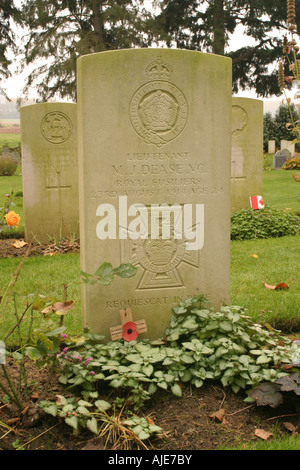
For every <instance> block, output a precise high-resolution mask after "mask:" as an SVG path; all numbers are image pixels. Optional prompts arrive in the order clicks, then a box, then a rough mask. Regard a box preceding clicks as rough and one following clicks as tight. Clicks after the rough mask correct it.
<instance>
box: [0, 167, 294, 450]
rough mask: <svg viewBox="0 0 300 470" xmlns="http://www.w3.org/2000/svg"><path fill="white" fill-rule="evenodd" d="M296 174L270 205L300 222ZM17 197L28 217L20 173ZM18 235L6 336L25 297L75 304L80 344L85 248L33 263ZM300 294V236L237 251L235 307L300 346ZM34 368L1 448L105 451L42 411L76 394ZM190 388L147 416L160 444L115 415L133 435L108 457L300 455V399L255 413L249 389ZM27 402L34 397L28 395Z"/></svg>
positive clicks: (5, 259)
mask: <svg viewBox="0 0 300 470" xmlns="http://www.w3.org/2000/svg"><path fill="white" fill-rule="evenodd" d="M293 173H295V172H289V171H286V172H284V171H276V172H275V171H266V172H265V175H264V188H265V189H264V199H265V202H268V203H269V204H271V205H273V206H274V207H278V208H281V209H285V208H289V210H291V211H293V212H294V213H299V212H300V210H299V206H300V204H299V202H298V196H299V194H298V193H299V190H298V184H297V183H296V182H295V180H293V178H292V175H293ZM11 190H14V194H16V193H18V192H19V194H20V195H19V196H18V197H17V198H16V204H17V208H18V212H19V213H20V214H22V197H21V191H22V186H21V172H20V171H19V170H18V171H17V173H16V174H15V175H14V176H12V177H1V178H0V197H1V198H3V194H9V193H10V192H11ZM279 195H280V197H279ZM18 198H19V199H18ZM1 202H3V200H2V199H1ZM11 235H13V236H12V237H11V238H5V239H2V240H0V257H1V267H0V292H1V293H2V295H3V292H5V291H6V288H7V287H8V286H9V285H10V288H11V289H10V291H11V294H13V293H14V294H15V295H12V297H7V298H5V302H2V303H1V304H0V321H1V326H0V328H1V331H5V334H4V335H3V336H4V337H5V336H6V334H7V333H9V332H10V331H11V330H12V329H13V328H14V326H15V324H16V322H15V312H16V311H17V312H19V315H20V314H21V312H23V311H24V305H25V304H24V301H25V298H29V297H30V296H31V295H32V294H40V295H45V296H51V297H53V298H54V297H55V298H57V299H60V300H61V301H65V300H66V299H67V300H72V301H74V306H75V307H74V309H73V310H70V311H69V312H68V314H67V315H66V316H65V318H64V323H63V324H64V325H65V326H66V327H67V329H66V332H67V333H68V335H78V336H80V335H81V334H82V331H81V319H80V267H79V244H78V242H77V241H76V240H73V239H72V238H71V237H69V238H68V239H67V240H66V241H65V242H64V243H62V244H59V243H57V242H56V240H49V244H46V245H38V246H37V247H36V248H35V249H34V250H32V253H31V254H30V255H29V256H27V257H26V250H28V246H26V245H25V246H23V247H18V244H16V246H13V245H14V241H15V239H16V240H17V241H18V240H21V239H22V238H20V237H22V224H20V227H19V231H18V232H11ZM7 236H8V235H7ZM263 281H264V282H265V283H266V284H267V286H272V285H273V286H275V285H277V284H279V283H286V284H288V288H286V289H281V290H275V289H270V288H268V287H266V285H265V284H264V283H263ZM124 282H126V280H125V279H124ZM299 286H300V279H299V236H298V237H295V236H284V237H280V238H268V239H255V240H242V241H232V242H231V304H232V305H241V306H244V307H245V308H246V313H247V315H249V316H250V317H251V319H252V320H253V322H261V323H262V324H263V325H265V327H266V328H267V329H270V331H272V329H273V328H276V329H279V330H280V331H281V333H282V334H283V335H285V336H286V337H288V338H291V339H297V338H300V316H299V315H300V313H299V305H300V298H299ZM6 300H9V302H6ZM4 305H5V315H4V316H3V310H2V309H3V306H4ZM41 317H42V315H41ZM26 331H27V330H26ZM1 337H2V333H1ZM9 338H10V339H9V344H7V347H8V349H11V350H15V351H17V350H18V344H19V337H18V329H17V328H16V329H15V331H14V333H13V334H12V335H10V337H9ZM25 366H26V376H27V383H28V386H29V394H28V398H27V399H26V400H25V406H24V407H23V409H22V411H21V412H20V410H19V409H18V408H17V407H16V406H15V405H13V404H12V403H6V400H5V399H4V396H3V395H4V394H3V393H2V391H1V390H0V398H1V402H0V449H3V450H14V449H19V450H23V449H24V450H82V449H85V450H101V449H104V447H105V438H103V437H101V438H97V437H95V436H94V435H93V434H92V433H91V432H90V431H88V430H87V429H84V428H83V429H82V430H81V432H80V433H79V434H77V435H76V434H75V433H74V432H73V429H72V427H70V426H69V425H67V424H66V423H65V422H64V421H63V420H62V419H61V418H60V419H57V417H56V416H55V417H54V416H51V415H50V414H46V413H44V412H43V411H42V410H41V409H40V408H39V406H38V404H39V402H40V401H41V400H42V399H47V400H57V397H61V396H63V395H66V393H67V392H66V389H65V387H64V386H63V385H62V384H61V383H60V382H59V380H58V371H56V372H55V373H54V374H53V375H52V376H51V380H50V382H49V383H47V382H48V380H49V377H50V374H49V370H50V369H49V368H47V367H42V368H39V367H37V365H36V364H35V363H34V361H31V360H28V359H27V360H26V363H25ZM19 367H20V365H19V362H18V361H15V360H14V359H12V358H11V357H8V359H7V361H6V369H7V371H8V372H9V374H10V377H11V378H12V380H13V381H14V384H15V387H16V388H17V387H18V380H19ZM46 384H47V387H46ZM181 388H182V396H181V397H177V396H176V395H174V394H172V393H171V392H170V391H166V390H163V389H161V390H159V391H158V392H156V393H155V394H154V395H153V397H152V399H151V400H150V401H149V402H145V404H144V406H143V407H142V408H141V409H140V410H139V411H138V412H137V414H138V415H139V416H143V417H145V418H146V419H147V420H148V423H155V425H157V426H159V427H161V432H160V434H159V435H155V436H153V437H152V438H151V439H150V440H145V441H143V440H137V439H134V435H133V433H130V431H129V430H128V428H126V432H125V431H124V427H123V428H122V426H121V422H122V419H123V415H122V413H121V411H120V410H117V411H115V412H114V413H112V414H111V416H112V417H113V420H111V421H110V429H111V431H113V430H114V431H116V432H117V431H119V432H120V433H122V429H123V431H124V434H123V437H124V439H123V440H122V439H118V438H117V437H116V438H115V439H113V440H112V441H110V442H109V443H108V445H107V447H106V448H107V449H112V448H113V447H114V446H115V448H118V449H121V447H122V445H123V446H126V445H127V446H128V447H129V448H130V447H131V448H132V449H136V448H139V449H144V448H145V447H147V449H156V450H165V451H170V450H182V451H188V450H218V449H229V448H230V449H231V448H234V449H267V450H268V449H274V450H275V449H281V450H296V449H297V450H300V439H299V434H298V433H299V430H300V408H299V396H295V394H293V393H290V394H289V393H287V394H286V397H285V400H284V402H283V403H282V404H281V405H279V406H278V407H276V408H272V407H270V406H257V404H256V403H251V404H249V403H247V402H245V401H244V399H245V393H244V392H243V390H241V391H239V392H238V393H234V392H233V391H232V390H231V388H230V387H228V386H227V387H226V386H223V385H222V384H221V383H219V382H213V381H209V380H207V381H205V382H204V384H203V385H202V386H201V387H199V388H196V387H194V386H191V385H189V384H185V385H184V384H181ZM45 391H46V392H45ZM22 393H23V394H24V389H22ZM45 393H46V394H45ZM23 396H24V395H23ZM110 396H111V390H107V395H104V396H102V397H101V398H103V399H104V400H105V399H109V398H110ZM24 398H25V397H24ZM113 423H114V425H113ZM116 436H117V434H116Z"/></svg>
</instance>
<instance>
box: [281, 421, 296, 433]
mask: <svg viewBox="0 0 300 470" xmlns="http://www.w3.org/2000/svg"><path fill="white" fill-rule="evenodd" d="M283 425H284V426H285V427H286V429H287V430H288V431H291V432H292V433H294V432H296V430H297V428H296V427H295V426H294V425H293V423H288V422H285V423H283Z"/></svg>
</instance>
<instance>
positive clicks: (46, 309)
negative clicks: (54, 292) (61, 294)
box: [41, 305, 53, 315]
mask: <svg viewBox="0 0 300 470" xmlns="http://www.w3.org/2000/svg"><path fill="white" fill-rule="evenodd" d="M51 312H53V307H52V305H49V307H46V308H44V309H43V310H41V313H44V314H45V315H46V314H47V313H51Z"/></svg>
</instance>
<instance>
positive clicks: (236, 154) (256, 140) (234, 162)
mask: <svg viewBox="0 0 300 470" xmlns="http://www.w3.org/2000/svg"><path fill="white" fill-rule="evenodd" d="M231 128H232V131H231V137H232V141H231V146H232V148H231V210H232V211H237V210H239V209H247V208H248V207H249V197H251V196H253V195H255V194H262V187H263V102H262V101H260V100H256V99H251V98H239V97H233V98H232V121H231Z"/></svg>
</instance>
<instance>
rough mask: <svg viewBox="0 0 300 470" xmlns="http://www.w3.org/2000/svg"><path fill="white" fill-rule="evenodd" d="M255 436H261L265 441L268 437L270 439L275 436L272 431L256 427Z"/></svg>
mask: <svg viewBox="0 0 300 470" xmlns="http://www.w3.org/2000/svg"><path fill="white" fill-rule="evenodd" d="M254 434H255V436H256V437H260V438H261V439H263V440H264V441H265V440H266V439H269V437H271V436H273V434H272V433H271V432H268V431H264V430H263V429H258V428H257V429H255V433H254Z"/></svg>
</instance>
